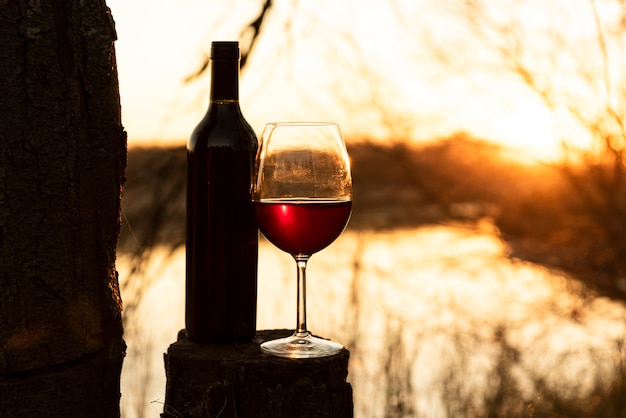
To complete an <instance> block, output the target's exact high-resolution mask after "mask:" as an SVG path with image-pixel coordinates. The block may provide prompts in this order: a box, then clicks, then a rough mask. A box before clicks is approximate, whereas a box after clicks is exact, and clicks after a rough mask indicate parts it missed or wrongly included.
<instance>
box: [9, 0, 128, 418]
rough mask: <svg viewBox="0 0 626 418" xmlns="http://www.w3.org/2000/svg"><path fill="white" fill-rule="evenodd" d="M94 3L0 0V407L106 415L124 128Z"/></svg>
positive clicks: (98, 0) (35, 413) (115, 318)
mask: <svg viewBox="0 0 626 418" xmlns="http://www.w3.org/2000/svg"><path fill="white" fill-rule="evenodd" d="M114 41H115V29H114V24H113V20H112V18H111V15H110V12H109V10H108V8H107V7H106V4H105V2H104V0H81V1H79V0H67V1H59V0H53V1H29V2H26V1H17V0H5V1H0V80H1V83H2V90H1V92H2V93H1V95H0V126H1V127H2V128H1V129H0V415H2V416H3V417H40V416H41V417H43V416H45V417H56V416H59V417H60V416H62V417H87V416H88V417H107V418H110V417H115V416H119V415H120V412H119V398H120V392H119V380H120V372H121V366H122V358H123V355H124V350H125V346H124V341H123V340H122V320H121V304H122V303H121V299H120V295H119V288H118V281H117V273H116V271H115V247H116V243H117V238H118V235H119V213H120V198H121V187H122V183H123V176H124V169H125V164H126V134H125V132H124V130H123V128H122V126H121V121H120V103H119V89H118V80H117V70H116V63H115V50H114Z"/></svg>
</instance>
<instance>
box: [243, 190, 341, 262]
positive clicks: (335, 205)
mask: <svg viewBox="0 0 626 418" xmlns="http://www.w3.org/2000/svg"><path fill="white" fill-rule="evenodd" d="M255 207H256V214H257V219H258V223H259V229H260V230H261V232H263V235H265V237H266V238H267V239H268V240H269V241H270V242H271V243H272V244H274V245H275V246H277V247H278V248H280V249H281V250H283V251H285V252H287V253H289V254H291V255H311V254H313V253H316V252H318V251H320V250H322V249H324V248H326V247H327V246H328V245H330V244H331V243H332V242H333V241H334V240H335V239H337V237H338V236H339V235H341V233H342V232H343V229H344V228H345V227H346V224H347V223H348V220H349V219H350V213H351V211H352V201H350V200H332V199H263V200H261V201H259V202H256V203H255Z"/></svg>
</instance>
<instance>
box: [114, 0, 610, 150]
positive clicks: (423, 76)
mask: <svg viewBox="0 0 626 418" xmlns="http://www.w3.org/2000/svg"><path fill="white" fill-rule="evenodd" d="M261 3H262V2H261V0H230V1H217V0H156V1H155V0H133V1H128V0H108V1H107V4H108V5H109V7H110V8H111V10H112V13H113V16H114V19H115V21H116V27H117V32H118V38H119V39H118V41H117V43H116V49H117V58H118V70H119V78H120V91H121V100H122V118H123V122H124V125H125V127H126V129H127V131H128V133H129V144H130V145H131V146H132V145H136V144H141V143H145V142H155V141H156V142H159V143H168V144H169V143H176V144H181V145H182V144H184V143H185V142H186V140H187V138H188V136H189V134H190V133H191V131H192V130H193V128H194V126H195V124H196V123H197V122H198V121H199V120H200V119H201V117H202V115H203V114H204V112H205V111H206V107H207V104H208V95H209V87H208V85H209V78H208V75H206V76H205V77H203V78H200V79H199V80H196V81H194V82H191V83H187V84H185V83H184V82H183V79H184V78H185V77H186V76H187V75H189V74H190V73H192V72H193V71H194V70H195V69H196V68H197V67H198V65H199V64H200V63H201V61H202V58H203V55H204V54H206V53H207V52H208V50H209V48H210V43H211V41H212V40H237V39H239V37H240V33H241V30H242V28H243V27H245V26H246V24H248V23H249V22H250V21H251V20H252V19H254V17H255V16H256V15H257V14H258V12H259V10H260V7H261ZM496 3H497V4H498V5H499V7H498V8H492V9H490V10H488V11H487V14H488V15H489V16H490V17H491V18H493V19H494V20H495V21H497V22H499V23H501V24H503V25H507V24H511V22H513V21H512V20H511V19H513V17H512V16H514V18H515V19H517V20H516V22H517V21H522V22H524V23H523V25H521V29H522V30H521V31H520V33H521V34H522V35H520V36H521V39H523V40H524V41H525V44H524V46H525V48H526V49H527V50H529V51H531V52H533V53H534V51H535V50H536V51H538V52H537V57H538V58H536V60H537V62H536V63H537V65H538V66H539V68H541V66H542V65H543V66H544V67H545V65H546V63H543V62H541V61H540V60H541V59H545V57H548V56H550V51H541V49H542V47H544V46H546V44H549V43H547V42H543V40H542V38H541V35H542V34H546V33H551V31H553V30H552V29H553V28H558V30H559V33H563V34H566V35H567V36H573V37H578V38H580V39H582V38H585V37H588V36H593V34H594V30H595V27H596V26H595V25H594V19H593V15H592V14H591V13H590V10H591V9H590V6H589V4H590V3H589V1H585V0H570V1H565V0H560V1H556V0H553V1H548V2H541V1H538V0H526V1H524V2H520V1H516V0H503V1H499V2H492V3H491V4H496ZM522 3H523V7H520V6H519V4H522ZM609 3H611V2H610V1H608V2H607V1H600V2H599V4H600V6H602V7H599V8H598V10H599V14H600V17H602V16H605V15H606V16H610V15H611V12H612V10H611V9H610V7H609V6H606V5H608V4H609ZM452 4H454V2H452V1H447V0H446V1H435V0H414V1H410V0H390V1H386V2H367V3H365V2H362V1H360V0H346V1H336V0H319V1H316V2H306V1H297V0H274V5H273V8H272V10H271V12H270V15H269V16H268V18H267V20H266V23H265V26H264V27H263V35H262V37H261V38H260V40H259V41H258V43H257V46H256V48H257V49H256V50H255V51H254V53H253V55H252V56H251V59H250V61H249V62H248V65H247V67H246V68H245V69H244V71H243V72H242V76H241V83H240V98H241V106H242V110H243V112H244V115H245V116H246V118H247V119H248V121H249V122H250V123H251V125H252V126H253V128H254V129H255V130H257V132H260V131H261V130H262V128H263V126H264V124H265V123H266V122H270V121H296V120H327V121H335V122H338V123H339V125H340V126H341V127H342V129H343V131H344V135H345V136H346V138H347V140H349V141H350V140H357V139H362V138H372V139H381V140H389V139H390V138H391V139H403V140H406V139H411V140H416V141H418V140H431V139H434V138H436V137H439V136H445V135H448V134H450V133H453V132H455V131H466V132H469V133H471V134H473V135H475V136H477V137H481V138H486V139H490V140H495V141H499V142H503V143H506V144H508V145H511V146H514V147H518V148H524V149H526V150H528V152H530V153H531V154H532V155H534V156H538V157H547V158H549V157H551V156H554V155H555V147H556V144H557V142H558V141H559V138H558V137H559V133H562V132H564V131H567V132H572V131H573V130H574V131H575V130H577V128H576V127H575V126H566V127H564V126H559V125H563V120H565V119H566V118H565V119H564V118H562V117H560V116H559V112H556V113H555V112H554V111H553V110H551V109H549V108H548V107H546V106H545V105H544V104H543V102H542V101H541V100H540V98H539V96H538V95H537V94H535V93H533V92H532V91H530V89H528V88H527V87H526V86H525V85H524V84H523V83H521V82H520V81H519V79H518V78H516V77H515V76H514V75H513V74H511V73H510V72H507V71H506V70H504V69H501V70H497V69H496V70H493V68H495V67H497V65H494V63H495V62H496V61H495V58H494V57H495V55H494V53H493V51H492V50H491V49H490V47H491V45H488V43H489V42H484V41H482V42H481V41H480V40H478V38H477V37H474V36H473V34H472V32H471V30H470V28H469V26H468V25H467V22H466V20H467V19H466V18H464V17H463V14H462V13H459V12H457V11H455V10H454V9H453V7H452ZM546 4H548V5H549V7H548V6H545V5H546ZM559 4H560V5H561V6H567V7H563V8H562V9H559ZM513 6H515V8H514V7H513ZM555 10H558V11H559V13H554V12H555ZM528 17H532V19H530V18H528ZM548 29H550V30H548ZM528 34H533V36H529V35H528ZM436 56H440V58H441V56H443V57H444V58H445V59H446V60H448V63H447V64H444V63H443V62H442V60H441V59H437V58H435V57H436ZM531 58H532V57H531ZM593 58H594V57H589V59H591V60H592V59H593ZM596 58H598V57H596ZM524 59H526V60H528V59H530V58H528V57H527V56H524ZM598 60H599V59H598ZM530 62H532V59H531V61H530ZM481 65H484V66H485V68H487V67H489V66H491V67H493V68H490V70H489V71H483V67H481ZM550 71H552V69H551V68H548V69H546V70H545V72H546V73H550ZM554 71H562V69H554ZM564 79H567V74H564ZM555 121H556V122H557V123H555ZM576 135H579V133H576V134H574V136H576ZM579 136H580V135H579Z"/></svg>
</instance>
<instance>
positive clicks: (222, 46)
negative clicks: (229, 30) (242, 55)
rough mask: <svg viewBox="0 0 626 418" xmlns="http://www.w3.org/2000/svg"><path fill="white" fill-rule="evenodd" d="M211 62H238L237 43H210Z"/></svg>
mask: <svg viewBox="0 0 626 418" xmlns="http://www.w3.org/2000/svg"><path fill="white" fill-rule="evenodd" d="M211 59H212V60H238V59H239V42H237V41H215V42H212V43H211Z"/></svg>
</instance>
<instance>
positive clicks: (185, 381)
mask: <svg viewBox="0 0 626 418" xmlns="http://www.w3.org/2000/svg"><path fill="white" fill-rule="evenodd" d="M292 333H293V331H288V330H264V331H257V334H256V338H255V341H254V342H252V343H248V344H239V345H203V344H196V343H193V342H191V341H189V340H188V339H187V338H186V336H185V332H184V330H183V331H181V332H180V333H179V339H178V341H177V342H175V343H174V344H172V345H170V347H169V349H168V350H167V354H166V355H165V372H166V375H167V385H166V394H165V408H164V412H163V414H162V415H161V417H162V418H176V417H187V418H217V417H219V418H292V417H299V418H352V416H353V403H352V387H351V386H350V384H349V383H348V382H347V381H346V378H347V376H348V359H349V357H350V353H349V352H348V350H346V349H343V350H342V351H341V352H340V353H339V354H336V355H334V356H330V357H323V358H310V359H285V358H280V357H275V356H271V355H267V354H263V353H261V349H260V348H259V344H260V343H261V342H262V341H267V340H272V339H275V338H282V337H287V336H289V335H291V334H292Z"/></svg>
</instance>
